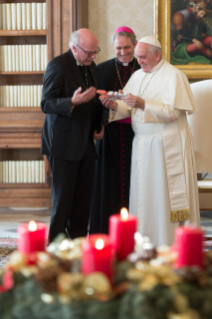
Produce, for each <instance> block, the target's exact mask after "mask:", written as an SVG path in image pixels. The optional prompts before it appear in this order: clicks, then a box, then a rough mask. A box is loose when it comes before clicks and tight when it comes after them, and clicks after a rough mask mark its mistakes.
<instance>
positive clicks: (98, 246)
mask: <svg viewBox="0 0 212 319" xmlns="http://www.w3.org/2000/svg"><path fill="white" fill-rule="evenodd" d="M103 247H104V241H103V240H102V239H101V238H99V239H97V241H96V242H95V248H96V249H98V250H101V249H102V248H103Z"/></svg>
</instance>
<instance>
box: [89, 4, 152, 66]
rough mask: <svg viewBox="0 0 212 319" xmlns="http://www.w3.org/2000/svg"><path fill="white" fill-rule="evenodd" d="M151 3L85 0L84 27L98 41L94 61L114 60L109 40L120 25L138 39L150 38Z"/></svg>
mask: <svg viewBox="0 0 212 319" xmlns="http://www.w3.org/2000/svg"><path fill="white" fill-rule="evenodd" d="M153 3H154V0H88V27H89V29H90V30H91V31H93V32H94V34H95V35H96V36H97V38H98V40H99V47H100V48H101V52H100V53H99V54H98V56H97V58H96V60H95V62H96V63H97V64H98V63H100V62H102V61H105V60H108V59H111V58H113V57H114V51H113V47H112V44H111V41H110V37H111V35H112V34H113V32H114V31H115V30H116V29H117V28H118V27H120V26H123V25H124V26H127V27H130V28H131V29H133V31H134V32H135V34H136V36H137V39H138V40H139V39H140V38H142V37H143V36H146V35H154V5H153Z"/></svg>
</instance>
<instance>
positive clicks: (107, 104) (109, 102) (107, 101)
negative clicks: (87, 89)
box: [99, 96, 117, 110]
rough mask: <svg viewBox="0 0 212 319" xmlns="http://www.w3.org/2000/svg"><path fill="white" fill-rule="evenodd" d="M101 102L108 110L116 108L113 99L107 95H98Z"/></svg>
mask: <svg viewBox="0 0 212 319" xmlns="http://www.w3.org/2000/svg"><path fill="white" fill-rule="evenodd" d="M99 99H100V101H101V103H102V104H103V105H104V106H105V107H106V108H107V109H110V110H115V109H116V108H117V103H116V102H115V101H113V100H110V99H108V98H107V97H101V96H100V97H99Z"/></svg>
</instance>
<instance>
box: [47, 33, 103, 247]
mask: <svg viewBox="0 0 212 319" xmlns="http://www.w3.org/2000/svg"><path fill="white" fill-rule="evenodd" d="M69 46H70V50H69V51H67V52H66V53H64V54H62V55H60V56H57V57H56V58H54V59H53V60H51V61H50V62H49V64H48V66H47V68H46V72H45V74H44V79H43V94H42V101H41V109H42V111H43V112H44V113H45V114H46V116H45V120H44V125H43V132H42V143H41V153H42V154H45V155H47V157H48V159H49V163H50V167H51V172H52V203H53V206H52V214H51V222H50V231H49V241H50V242H51V241H52V240H53V239H54V238H55V237H56V236H57V235H58V234H59V233H61V232H63V233H64V232H66V233H67V235H68V236H69V237H70V238H76V237H80V236H85V235H86V233H87V226H88V220H89V212H90V203H91V193H92V187H93V179H94V166H95V159H96V153H95V147H94V141H93V140H94V138H95V139H101V138H102V134H103V133H102V106H101V104H100V102H99V100H98V98H97V96H96V88H97V76H96V65H95V63H94V62H93V59H95V57H96V54H97V53H98V52H99V51H100V49H99V48H98V41H97V38H96V36H95V35H94V34H93V33H92V32H91V31H90V30H88V29H80V30H78V31H76V32H74V33H72V34H71V37H70V44H69Z"/></svg>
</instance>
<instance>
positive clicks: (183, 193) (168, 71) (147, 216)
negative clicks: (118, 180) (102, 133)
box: [110, 59, 200, 245]
mask: <svg viewBox="0 0 212 319" xmlns="http://www.w3.org/2000/svg"><path fill="white" fill-rule="evenodd" d="M124 92H127V93H131V94H133V95H136V96H140V97H142V99H144V100H145V109H144V111H143V110H140V109H136V108H130V107H129V106H128V105H127V104H126V103H124V102H123V101H120V100H119V101H117V103H118V108H117V111H116V112H112V111H111V112H110V117H111V118H110V120H111V121H113V120H119V119H123V118H126V117H129V116H130V115H131V117H132V128H133V131H134V133H135V137H134V140H133V148H132V162H131V185H130V207H129V212H130V214H133V215H136V216H137V217H138V230H139V231H140V232H141V234H142V236H148V237H149V238H150V240H151V242H152V243H153V244H154V245H162V244H166V245H172V244H173V242H174V230H175V228H176V227H178V226H181V225H186V224H189V223H192V224H194V225H195V226H197V227H200V214H199V201H198V189H197V174H196V167H195V159H194V150H193V142H192V136H191V132H190V129H189V127H188V123H187V118H186V111H187V112H188V113H192V112H195V111H196V107H195V102H194V98H193V95H192V93H191V89H190V86H189V83H188V80H187V78H186V76H185V75H184V74H183V73H182V72H181V71H179V70H178V69H177V68H175V67H174V66H172V65H171V64H169V63H168V62H166V61H165V60H164V59H162V60H161V61H160V62H159V63H158V64H157V65H156V66H155V67H154V68H153V69H152V70H151V71H150V73H144V72H143V71H142V69H141V70H138V71H136V72H135V73H134V74H133V75H132V77H131V78H130V80H129V81H128V83H127V85H126V86H125V88H124Z"/></svg>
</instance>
